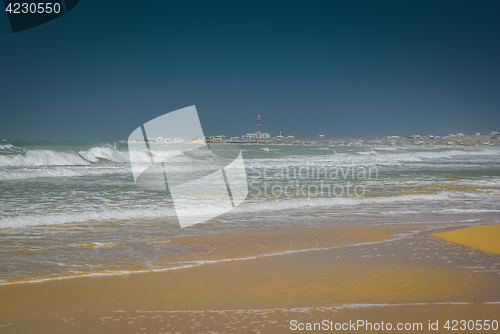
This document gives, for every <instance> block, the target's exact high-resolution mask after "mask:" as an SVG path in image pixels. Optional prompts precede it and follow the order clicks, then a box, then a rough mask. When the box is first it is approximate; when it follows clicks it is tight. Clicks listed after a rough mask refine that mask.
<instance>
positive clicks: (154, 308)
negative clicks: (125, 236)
mask: <svg viewBox="0 0 500 334" xmlns="http://www.w3.org/2000/svg"><path fill="white" fill-rule="evenodd" d="M495 226H496V227H498V225H495ZM474 228H475V229H479V230H480V229H486V230H487V229H490V228H491V227H488V226H475V227H474ZM487 234H489V233H487ZM171 242H176V243H182V244H189V243H196V244H198V245H200V244H203V245H205V246H206V248H204V251H200V252H199V253H197V254H191V255H189V256H186V258H185V259H184V261H185V263H186V264H192V262H193V261H197V264H196V265H193V266H191V267H189V268H181V269H175V270H166V271H162V272H149V273H133V274H129V275H114V276H100V277H99V276H95V277H80V278H71V279H60V280H48V281H43V282H39V283H19V284H10V285H3V286H0V299H1V300H2V303H1V304H0V314H2V317H1V318H0V326H2V327H1V329H2V332H3V333H89V332H93V333H177V332H178V333H246V332H253V333H289V332H291V327H290V321H292V320H296V321H297V322H302V323H308V322H321V321H323V320H325V319H327V320H329V321H332V322H333V323H336V322H345V321H347V322H349V320H352V321H354V320H358V319H362V320H366V321H371V322H380V321H384V322H386V323H387V322H391V323H394V324H396V323H400V322H401V323H407V322H411V323H414V322H420V323H422V324H423V325H424V326H427V325H428V322H429V321H432V322H435V321H436V320H438V321H440V322H441V324H442V325H444V323H445V321H447V320H453V319H457V320H460V319H490V320H493V319H495V317H497V318H498V314H500V284H499V283H500V276H499V273H500V258H499V256H498V255H496V254H491V253H485V252H483V251H481V250H478V249H474V248H469V247H466V246H462V245H458V244H454V243H447V242H445V241H443V240H442V239H441V238H437V237H435V236H429V233H428V232H427V231H421V232H416V233H415V230H414V226H412V225H411V224H407V225H398V226H390V227H387V226H373V227H367V226H353V227H331V228H329V227H321V228H309V229H308V228H290V229H284V230H274V231H253V232H249V233H234V234H219V235H208V236H195V237H183V238H178V239H177V240H172V241H171ZM164 261H165V262H168V258H165V259H164ZM497 320H499V319H497ZM442 330H443V329H442ZM443 331H444V330H443Z"/></svg>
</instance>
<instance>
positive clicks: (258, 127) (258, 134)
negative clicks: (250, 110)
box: [257, 115, 260, 138]
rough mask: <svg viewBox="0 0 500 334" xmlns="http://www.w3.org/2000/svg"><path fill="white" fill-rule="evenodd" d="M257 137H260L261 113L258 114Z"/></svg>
mask: <svg viewBox="0 0 500 334" xmlns="http://www.w3.org/2000/svg"><path fill="white" fill-rule="evenodd" d="M257 138H260V115H258V116H257Z"/></svg>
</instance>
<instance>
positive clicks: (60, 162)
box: [0, 150, 90, 167]
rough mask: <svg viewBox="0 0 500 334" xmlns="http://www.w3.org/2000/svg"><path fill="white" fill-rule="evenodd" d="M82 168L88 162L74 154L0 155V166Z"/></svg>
mask: <svg viewBox="0 0 500 334" xmlns="http://www.w3.org/2000/svg"><path fill="white" fill-rule="evenodd" d="M72 165H73V166H74V165H79V166H84V165H90V162H88V161H86V160H84V159H83V158H82V157H80V156H78V155H77V154H74V153H66V152H56V151H52V150H30V151H27V152H26V154H25V155H14V156H13V157H12V158H10V157H7V156H1V155H0V166H11V167H17V166H72Z"/></svg>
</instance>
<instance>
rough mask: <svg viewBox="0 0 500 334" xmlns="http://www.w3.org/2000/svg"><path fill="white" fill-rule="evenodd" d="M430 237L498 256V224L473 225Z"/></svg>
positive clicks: (499, 235)
mask: <svg viewBox="0 0 500 334" xmlns="http://www.w3.org/2000/svg"><path fill="white" fill-rule="evenodd" d="M431 236H434V237H438V238H441V239H444V240H446V241H448V242H453V243H456V244H460V245H463V246H468V247H473V248H477V249H480V250H483V251H485V252H488V253H495V254H500V224H499V225H475V226H469V227H467V228H462V229H457V230H451V231H445V232H438V233H433V234H431Z"/></svg>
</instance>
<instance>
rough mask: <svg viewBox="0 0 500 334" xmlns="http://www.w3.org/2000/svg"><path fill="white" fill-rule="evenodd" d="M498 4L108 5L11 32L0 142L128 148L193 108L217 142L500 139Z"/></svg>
mask: <svg viewBox="0 0 500 334" xmlns="http://www.w3.org/2000/svg"><path fill="white" fill-rule="evenodd" d="M499 17H500V1H498V0H482V1H477V0H471V1H460V0H454V1H446V0H440V1H435V0H433V1H424V0H419V1H416V0H408V1H401V0H397V1H389V0H387V1H384V0H369V1H361V0H346V1H335V0H329V1H305V0H304V1H292V0H289V1H272V0H267V1H258V0H253V1H243V0H238V1H234V0H231V1H217V0H211V1H207V0H204V1H189V0H187V1H186V0H182V1H167V0H158V1H148V2H145V1H118V0H108V1H98V0H81V1H80V2H79V4H78V5H77V6H76V7H75V8H74V9H73V10H71V11H70V12H68V13H67V14H65V15H63V16H61V17H59V18H57V19H55V20H53V21H50V22H48V23H46V24H43V25H41V26H38V27H35V28H32V29H29V30H25V31H21V32H18V33H15V34H14V33H12V31H11V29H10V26H9V22H8V18H7V15H6V13H4V14H0V61H1V63H2V65H3V66H2V71H1V73H0V140H1V139H8V140H13V139H26V140H77V141H81V140H89V141H94V140H95V141H115V140H122V139H126V138H128V136H129V135H130V133H131V132H132V131H133V130H134V129H136V128H137V127H138V126H140V125H141V124H143V123H145V122H147V121H149V120H151V119H153V118H155V117H158V116H160V115H163V114H165V113H167V112H170V111H174V110H177V109H181V108H184V107H188V106H191V105H196V108H197V110H198V114H199V118H200V121H201V125H202V127H203V131H204V133H205V135H226V136H228V137H232V136H241V135H243V134H246V133H249V132H250V133H253V132H256V119H257V115H258V114H260V115H261V119H262V126H261V127H262V132H269V133H270V134H271V135H272V136H276V135H278V134H279V132H280V131H282V132H283V135H295V136H296V137H317V136H318V134H324V135H325V137H328V138H375V137H383V136H386V135H413V134H420V135H428V134H434V135H443V134H448V133H456V132H464V133H466V134H473V133H476V132H487V133H488V132H490V131H492V130H496V131H498V130H500V20H499V19H498V18H499Z"/></svg>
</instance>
